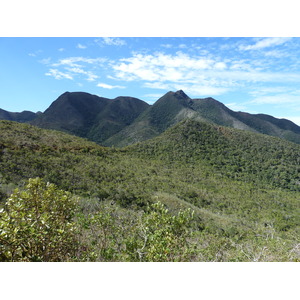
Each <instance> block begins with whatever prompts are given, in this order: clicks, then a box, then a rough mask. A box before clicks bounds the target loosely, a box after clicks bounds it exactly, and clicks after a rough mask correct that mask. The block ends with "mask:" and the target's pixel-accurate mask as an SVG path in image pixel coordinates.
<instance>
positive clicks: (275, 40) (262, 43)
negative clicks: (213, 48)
mask: <svg viewBox="0 0 300 300" xmlns="http://www.w3.org/2000/svg"><path fill="white" fill-rule="evenodd" d="M290 39H291V38H288V37H270V38H264V39H261V40H259V41H257V42H256V43H255V44H254V45H240V46H239V49H240V50H259V49H264V48H268V47H272V46H278V45H281V44H284V43H286V42H287V41H289V40H290Z"/></svg>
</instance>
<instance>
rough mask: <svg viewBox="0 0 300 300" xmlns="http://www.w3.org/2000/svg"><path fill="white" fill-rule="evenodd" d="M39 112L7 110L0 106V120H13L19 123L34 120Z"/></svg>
mask: <svg viewBox="0 0 300 300" xmlns="http://www.w3.org/2000/svg"><path fill="white" fill-rule="evenodd" d="M38 115H39V113H34V112H32V111H26V110H24V111H22V112H9V111H6V110H4V109H1V108H0V120H7V121H15V122H20V123H26V122H30V121H32V120H34V119H35V118H36V117H37V116H38Z"/></svg>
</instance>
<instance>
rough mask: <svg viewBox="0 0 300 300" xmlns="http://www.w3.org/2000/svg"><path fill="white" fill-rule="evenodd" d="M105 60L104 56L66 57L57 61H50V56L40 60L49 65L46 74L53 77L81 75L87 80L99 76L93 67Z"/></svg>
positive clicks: (64, 77)
mask: <svg viewBox="0 0 300 300" xmlns="http://www.w3.org/2000/svg"><path fill="white" fill-rule="evenodd" d="M105 61H106V59H104V58H87V57H67V58H63V59H59V60H58V61H57V62H51V59H50V58H48V59H44V60H42V61H40V62H41V63H43V64H46V65H48V66H49V67H50V69H49V71H48V73H46V75H47V76H52V77H54V78H55V79H74V78H75V77H78V76H79V75H83V76H84V78H85V79H86V80H87V81H95V80H96V79H97V78H99V76H98V75H97V74H95V71H94V69H95V68H96V67H97V66H101V65H103V63H104V62H105ZM90 66H92V69H90Z"/></svg>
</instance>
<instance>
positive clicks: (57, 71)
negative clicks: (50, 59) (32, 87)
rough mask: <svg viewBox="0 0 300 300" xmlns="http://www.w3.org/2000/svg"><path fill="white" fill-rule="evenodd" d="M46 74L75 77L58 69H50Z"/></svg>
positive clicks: (66, 77) (56, 76)
mask: <svg viewBox="0 0 300 300" xmlns="http://www.w3.org/2000/svg"><path fill="white" fill-rule="evenodd" d="M45 75H46V76H52V77H54V78H55V79H58V80H60V79H73V77H72V76H71V75H70V74H68V73H63V72H60V71H59V70H57V69H50V70H49V72H48V73H46V74H45Z"/></svg>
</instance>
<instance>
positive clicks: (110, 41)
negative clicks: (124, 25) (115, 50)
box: [102, 37, 126, 46]
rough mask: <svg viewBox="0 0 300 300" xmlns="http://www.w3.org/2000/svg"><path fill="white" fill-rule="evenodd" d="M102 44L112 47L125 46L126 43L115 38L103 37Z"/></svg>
mask: <svg viewBox="0 0 300 300" xmlns="http://www.w3.org/2000/svg"><path fill="white" fill-rule="evenodd" d="M102 42H103V44H105V45H112V46H124V45H126V42H125V41H124V40H121V39H120V38H115V37H103V38H102Z"/></svg>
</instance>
